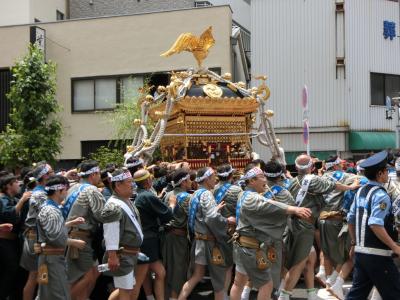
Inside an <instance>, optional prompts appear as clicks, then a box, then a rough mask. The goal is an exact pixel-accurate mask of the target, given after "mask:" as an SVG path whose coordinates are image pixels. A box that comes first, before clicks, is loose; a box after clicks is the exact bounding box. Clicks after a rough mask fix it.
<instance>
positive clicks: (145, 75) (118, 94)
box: [70, 66, 222, 114]
mask: <svg viewBox="0 0 400 300" xmlns="http://www.w3.org/2000/svg"><path fill="white" fill-rule="evenodd" d="M208 69H209V70H211V71H213V72H215V73H217V74H219V75H221V71H222V68H221V67H220V66H217V67H209V68H208ZM185 70H186V69H178V70H164V71H156V72H147V73H128V74H116V75H98V76H83V77H71V78H70V84H71V96H70V101H71V114H88V113H95V112H96V111H99V112H112V111H114V110H115V107H114V108H106V109H96V89H95V84H96V79H112V78H115V79H116V82H117V84H116V99H115V103H116V105H117V104H120V103H123V99H122V98H121V96H122V94H121V81H122V79H123V78H124V77H143V80H144V81H145V80H146V78H149V77H150V78H151V76H153V75H156V74H166V75H168V77H170V76H171V72H172V71H175V72H177V71H185ZM81 80H93V81H94V84H93V89H94V94H93V101H94V108H93V109H89V110H75V107H74V82H75V81H81Z"/></svg>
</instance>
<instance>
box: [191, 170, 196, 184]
mask: <svg viewBox="0 0 400 300" xmlns="http://www.w3.org/2000/svg"><path fill="white" fill-rule="evenodd" d="M189 174H190V180H191V181H195V180H196V177H197V172H196V171H195V170H190V171H189Z"/></svg>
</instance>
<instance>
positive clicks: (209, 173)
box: [195, 168, 214, 182]
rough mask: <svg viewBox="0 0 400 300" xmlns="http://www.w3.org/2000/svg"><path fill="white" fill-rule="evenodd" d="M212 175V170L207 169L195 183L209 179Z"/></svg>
mask: <svg viewBox="0 0 400 300" xmlns="http://www.w3.org/2000/svg"><path fill="white" fill-rule="evenodd" d="M212 174H214V170H213V169H211V168H208V169H207V171H206V172H205V173H204V175H203V176H201V177H197V178H196V179H195V181H196V182H202V181H203V180H204V179H206V178H207V177H210V176H211V175H212Z"/></svg>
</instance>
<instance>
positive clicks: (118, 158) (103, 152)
mask: <svg viewBox="0 0 400 300" xmlns="http://www.w3.org/2000/svg"><path fill="white" fill-rule="evenodd" d="M90 158H91V159H94V160H96V161H97V162H98V163H99V166H100V168H101V169H105V167H106V165H107V164H110V163H115V164H116V165H117V166H122V165H123V164H124V156H123V153H122V151H121V150H120V149H117V148H115V149H112V148H109V147H105V146H101V147H100V148H98V149H97V150H96V151H95V152H92V153H91V154H90Z"/></svg>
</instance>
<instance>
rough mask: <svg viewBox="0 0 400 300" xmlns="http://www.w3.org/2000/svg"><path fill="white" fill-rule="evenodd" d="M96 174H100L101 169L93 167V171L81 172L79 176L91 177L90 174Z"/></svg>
mask: <svg viewBox="0 0 400 300" xmlns="http://www.w3.org/2000/svg"><path fill="white" fill-rule="evenodd" d="M96 172H100V168H99V167H97V166H96V167H93V168H91V169H89V170H87V171H85V172H79V173H78V176H81V177H82V176H85V175H90V174H93V173H96Z"/></svg>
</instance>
